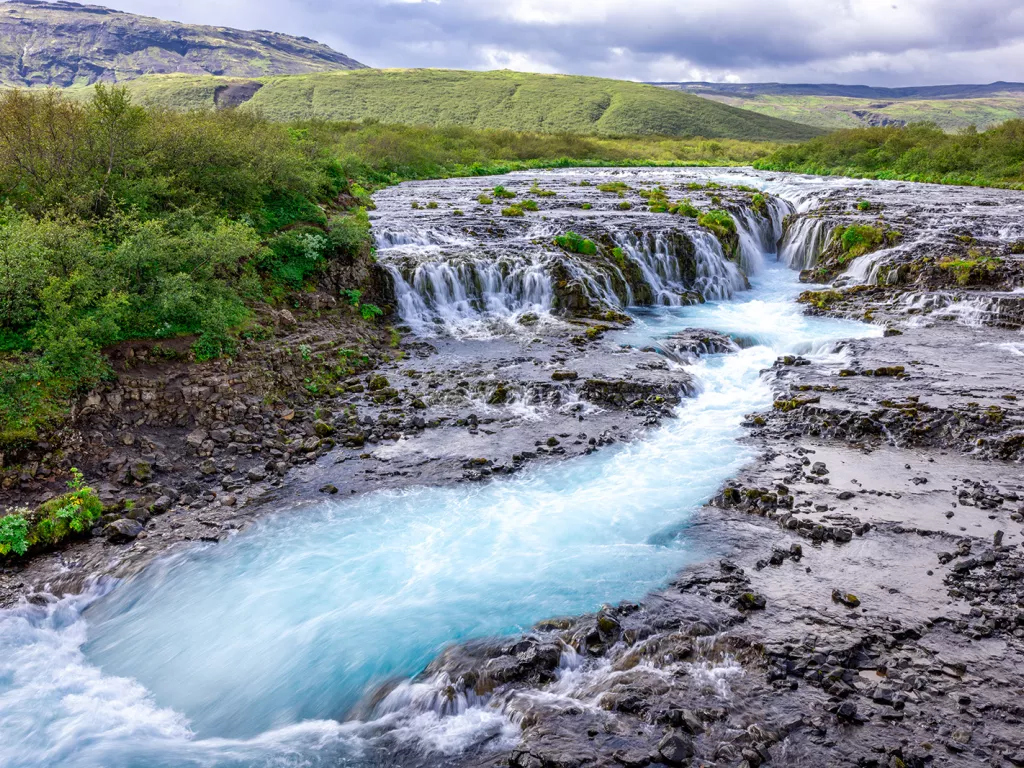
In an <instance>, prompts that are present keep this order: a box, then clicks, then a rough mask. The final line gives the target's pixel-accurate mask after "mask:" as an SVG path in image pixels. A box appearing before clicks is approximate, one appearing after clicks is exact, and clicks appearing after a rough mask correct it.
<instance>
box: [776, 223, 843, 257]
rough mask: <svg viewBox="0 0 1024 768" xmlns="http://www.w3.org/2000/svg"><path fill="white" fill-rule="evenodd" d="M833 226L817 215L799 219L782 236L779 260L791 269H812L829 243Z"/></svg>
mask: <svg viewBox="0 0 1024 768" xmlns="http://www.w3.org/2000/svg"><path fill="white" fill-rule="evenodd" d="M833 226H834V225H833V224H832V223H831V222H829V221H827V220H826V219H823V218H820V217H817V216H815V217H810V216H804V217H801V218H799V219H797V220H796V221H795V222H794V223H793V224H792V225H791V226H790V227H789V228H788V229H787V230H786V234H785V235H784V236H783V238H782V245H781V246H780V247H779V261H781V262H782V263H783V264H785V265H786V266H787V267H789V268H790V269H810V268H811V267H813V266H814V265H815V264H817V263H818V258H819V257H820V256H821V253H822V251H824V250H825V247H826V246H827V245H828V241H829V237H830V235H831V233H832V228H833Z"/></svg>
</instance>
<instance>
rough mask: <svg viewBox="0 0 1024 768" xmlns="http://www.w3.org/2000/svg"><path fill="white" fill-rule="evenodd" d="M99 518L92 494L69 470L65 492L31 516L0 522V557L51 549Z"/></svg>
mask: <svg viewBox="0 0 1024 768" xmlns="http://www.w3.org/2000/svg"><path fill="white" fill-rule="evenodd" d="M102 514H103V504H102V502H100V499H99V496H97V495H96V491H94V490H93V489H92V488H90V487H88V486H86V484H85V478H84V476H83V475H82V473H81V472H80V471H79V470H78V469H77V468H75V467H72V468H71V480H70V481H68V492H67V493H65V494H64V495H62V496H57V497H56V498H53V499H50V500H49V501H47V502H45V503H44V504H42V505H41V506H40V507H39V508H38V509H37V510H35V511H34V512H29V511H17V512H14V513H12V514H9V515H6V516H4V517H2V518H0V555H6V554H9V553H14V554H16V555H24V554H25V553H26V552H28V551H29V550H30V549H31V548H33V547H38V546H52V545H54V544H59V543H60V542H62V541H64V540H65V539H67V538H69V537H71V536H73V535H75V534H81V533H84V532H86V531H87V530H89V529H90V528H91V527H92V526H93V524H94V523H95V522H96V521H97V520H99V518H100V516H101V515H102Z"/></svg>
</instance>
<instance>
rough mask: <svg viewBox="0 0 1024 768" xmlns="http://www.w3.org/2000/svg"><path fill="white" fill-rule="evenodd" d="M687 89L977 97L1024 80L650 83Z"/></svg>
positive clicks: (1019, 86)
mask: <svg viewBox="0 0 1024 768" xmlns="http://www.w3.org/2000/svg"><path fill="white" fill-rule="evenodd" d="M651 85H660V86H662V87H663V88H672V89H674V90H679V91H687V92H688V93H696V94H701V95H714V96H845V97H848V98H852V99H883V100H884V99H892V100H902V99H977V98H984V97H986V96H997V95H1000V94H1004V93H1021V94H1024V83H1004V82H998V83H989V84H988V85H922V86H912V87H909V88H876V87H874V86H871V85H833V84H826V83H818V84H816V83H800V84H797V83H701V82H686V83H651Z"/></svg>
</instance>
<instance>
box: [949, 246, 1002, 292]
mask: <svg viewBox="0 0 1024 768" xmlns="http://www.w3.org/2000/svg"><path fill="white" fill-rule="evenodd" d="M1002 262H1003V260H1002V259H1001V258H999V257H998V256H992V255H990V254H985V253H981V252H979V251H977V250H976V249H973V248H972V249H970V251H968V254H967V258H965V259H943V260H941V261H940V262H939V263H938V267H939V269H941V270H943V271H946V272H949V273H950V274H951V275H953V278H954V279H955V280H956V282H957V284H958V285H963V286H967V285H971V284H973V283H985V282H987V281H988V279H989V278H990V277H991V273H992V272H994V271H995V270H996V269H998V268H999V267H1000V266H1001V265H1002Z"/></svg>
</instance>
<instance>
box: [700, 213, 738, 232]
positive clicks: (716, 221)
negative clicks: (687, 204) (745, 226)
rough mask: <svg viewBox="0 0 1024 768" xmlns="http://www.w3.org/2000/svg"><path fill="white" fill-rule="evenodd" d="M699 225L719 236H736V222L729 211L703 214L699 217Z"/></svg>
mask: <svg viewBox="0 0 1024 768" xmlns="http://www.w3.org/2000/svg"><path fill="white" fill-rule="evenodd" d="M697 223H698V224H700V225H701V226H702V227H707V228H708V229H710V230H711V231H712V232H714V233H715V234H716V235H719V236H728V235H735V234H736V222H735V221H734V220H733V218H732V216H731V215H730V214H729V212H728V211H722V210H712V211H708V212H707V213H702V214H700V216H698V217H697Z"/></svg>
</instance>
